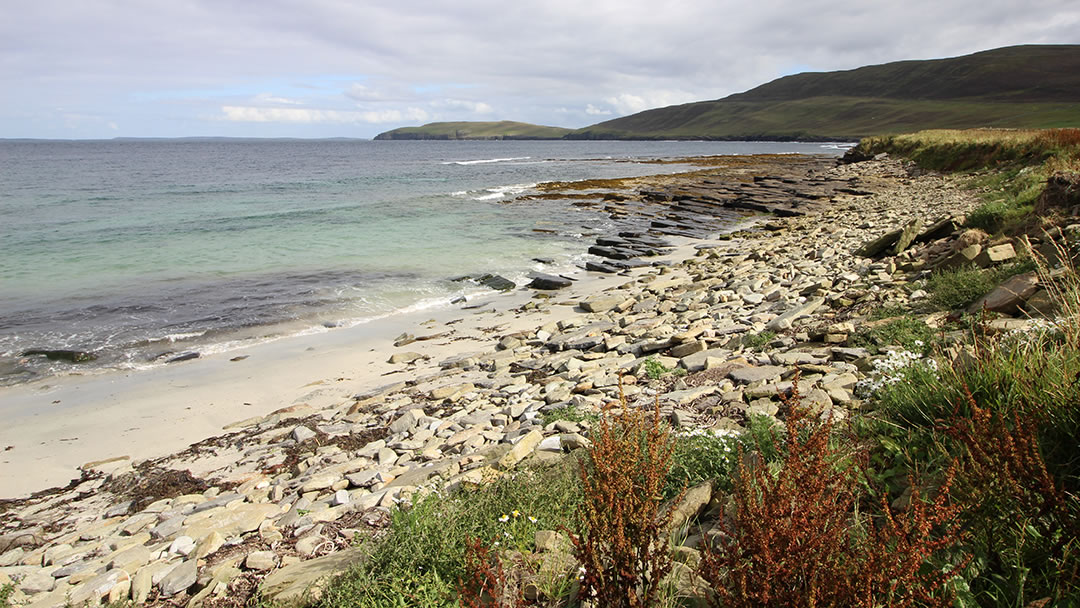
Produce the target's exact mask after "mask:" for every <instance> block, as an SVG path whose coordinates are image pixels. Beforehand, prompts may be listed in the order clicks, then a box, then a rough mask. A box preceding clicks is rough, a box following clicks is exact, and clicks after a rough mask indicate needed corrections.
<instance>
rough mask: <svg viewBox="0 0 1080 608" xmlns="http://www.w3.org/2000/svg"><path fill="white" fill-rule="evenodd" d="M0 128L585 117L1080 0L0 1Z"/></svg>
mask: <svg viewBox="0 0 1080 608" xmlns="http://www.w3.org/2000/svg"><path fill="white" fill-rule="evenodd" d="M0 8H2V9H3V15H4V17H3V18H2V19H0V138H11V137H35V138H65V139H66V138H72V139H86V138H90V139H94V138H112V137H181V136H233V137H312V138H315V137H359V138H368V137H373V136H374V135H376V134H378V133H380V132H383V131H386V130H389V129H393V128H396V127H401V126H415V125H420V124H424V123H428V122H435V121H458V120H482V121H489V120H519V121H523V122H532V123H537V124H546V125H552V126H562V127H571V128H577V127H583V126H587V125H590V124H595V123H598V122H601V121H604V120H609V119H612V118H617V117H619V116H625V115H629V114H633V113H636V112H639V111H642V110H646V109H649V108H655V107H662V106H667V105H673V104H679V103H686V102H691V101H701V100H706V99H719V98H721V97H724V96H726V95H729V94H732V93H737V92H740V91H744V90H747V89H750V88H753V87H755V86H757V85H759V84H763V83H765V82H768V81H770V80H773V79H776V78H779V77H781V76H784V75H787V74H793V73H798V72H806V71H832V70H844V69H852V68H856V67H860V66H863V65H871V64H879V63H886V62H889V61H898V60H904V59H933V58H940V57H953V56H958V55H965V54H968V53H972V52H977V51H980V50H987V49H992V48H997V47H1001V46H1008V45H1014V44H1064V43H1068V44H1076V43H1080V2H1076V0H1007V1H1003V0H905V1H903V2H900V1H895V0H861V1H858V2H836V1H835V0H754V1H752V2H733V1H730V0H682V1H670V0H544V1H537V0H456V1H454V2H450V1H447V0H443V1H435V0H396V1H387V0H380V1H374V0H295V1H293V0H250V1H247V0H245V1H242V0H161V1H157V0H2V2H0Z"/></svg>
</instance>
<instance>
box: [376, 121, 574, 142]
mask: <svg viewBox="0 0 1080 608" xmlns="http://www.w3.org/2000/svg"><path fill="white" fill-rule="evenodd" d="M569 132H570V129H563V128H561V127H545V126H542V125H531V124H529V123H524V122H513V121H509V120H503V121H500V122H433V123H429V124H426V125H424V126H422V127H401V128H400V129H394V130H392V131H386V132H385V133H379V134H378V135H376V136H375V139H561V138H562V137H563V136H564V135H566V134H567V133H569Z"/></svg>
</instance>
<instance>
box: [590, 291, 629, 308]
mask: <svg viewBox="0 0 1080 608" xmlns="http://www.w3.org/2000/svg"><path fill="white" fill-rule="evenodd" d="M625 301H626V298H625V297H623V296H613V295H608V294H603V293H601V294H597V295H594V296H590V297H589V298H587V299H585V300H584V301H582V302H581V307H582V308H584V309H585V310H587V311H589V312H607V311H609V310H611V309H613V308H617V307H618V306H619V305H620V304H622V303H623V302H625Z"/></svg>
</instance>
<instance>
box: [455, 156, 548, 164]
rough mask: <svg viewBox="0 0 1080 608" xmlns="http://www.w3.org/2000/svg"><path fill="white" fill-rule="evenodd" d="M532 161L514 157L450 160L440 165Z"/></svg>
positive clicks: (522, 157) (529, 157)
mask: <svg viewBox="0 0 1080 608" xmlns="http://www.w3.org/2000/svg"><path fill="white" fill-rule="evenodd" d="M530 159H532V157H531V156H514V157H511V158H482V159H479V160H448V161H446V162H443V163H439V164H442V165H461V166H468V165H486V164H489V163H506V162H511V161H515V160H530Z"/></svg>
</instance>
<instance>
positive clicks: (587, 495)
mask: <svg viewBox="0 0 1080 608" xmlns="http://www.w3.org/2000/svg"><path fill="white" fill-rule="evenodd" d="M621 406H622V409H621V413H619V414H618V415H616V416H614V417H612V416H611V415H610V414H605V415H604V416H603V417H602V418H601V419H600V421H599V422H598V424H596V425H595V426H594V427H593V430H592V436H591V439H592V446H591V448H590V449H589V451H588V457H587V458H586V459H584V460H583V461H582V462H581V469H580V475H581V484H582V489H583V491H584V501H583V503H582V505H581V507H580V517H581V520H582V521H581V523H582V525H581V529H582V533H581V534H580V535H576V534H570V539H571V541H572V543H573V545H574V556H575V557H576V558H577V560H578V562H579V563H580V564H581V567H582V568H583V569H584V570H583V575H582V583H581V597H582V598H583V599H592V600H594V601H595V604H594V605H596V606H603V607H604V608H645V607H648V606H653V605H655V604H656V602H657V599H658V597H659V593H660V582H661V580H662V579H663V578H664V576H665V575H667V574H668V572H670V571H671V556H670V549H669V547H668V542H667V535H666V533H665V530H666V528H667V526H668V524H669V523H670V519H671V511H670V509H663V508H662V507H661V503H662V500H663V497H662V494H663V490H664V484H665V479H666V476H667V474H668V471H669V470H670V468H671V458H672V454H673V452H674V449H675V442H674V439H673V438H672V436H671V434H670V433H669V431H668V428H667V427H666V425H665V424H664V423H662V422H661V420H660V409H659V403H657V404H656V406H655V407H654V409H653V411H652V413H651V414H648V413H646V412H645V411H643V410H640V409H634V408H631V407H628V406H627V403H626V400H625V398H623V399H621ZM675 502H676V503H677V502H678V499H676V501H675Z"/></svg>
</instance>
